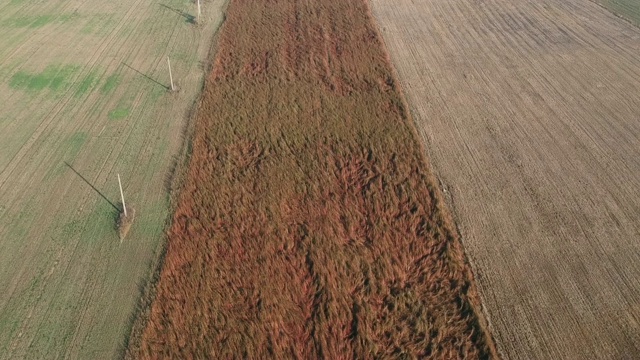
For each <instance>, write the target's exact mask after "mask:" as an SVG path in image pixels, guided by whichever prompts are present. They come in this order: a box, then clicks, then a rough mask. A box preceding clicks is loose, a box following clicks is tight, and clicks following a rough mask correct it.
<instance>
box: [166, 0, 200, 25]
mask: <svg viewBox="0 0 640 360" xmlns="http://www.w3.org/2000/svg"><path fill="white" fill-rule="evenodd" d="M159 5H160V6H162V7H163V8H166V9H169V10H171V11H173V12H174V13H176V14H178V15H180V16H182V17H183V18H185V21H186V22H187V23H189V24H195V23H196V17H195V16H193V15H191V14H188V13H186V12H184V11H181V10H178V9H174V8H172V7H170V6H167V5H165V4H159Z"/></svg>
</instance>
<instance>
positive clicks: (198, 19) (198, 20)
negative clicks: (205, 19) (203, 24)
mask: <svg viewBox="0 0 640 360" xmlns="http://www.w3.org/2000/svg"><path fill="white" fill-rule="evenodd" d="M196 21H197V22H200V0H198V18H197V19H196Z"/></svg>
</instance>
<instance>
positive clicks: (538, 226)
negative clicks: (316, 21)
mask: <svg viewBox="0 0 640 360" xmlns="http://www.w3.org/2000/svg"><path fill="white" fill-rule="evenodd" d="M371 2H372V7H373V13H374V15H375V17H376V19H377V21H378V24H379V27H380V28H381V29H382V34H383V37H384V40H385V42H386V45H387V46H388V48H389V49H390V53H391V57H392V60H393V63H394V65H395V67H396V68H397V70H398V72H399V75H400V79H401V83H402V86H403V88H404V89H405V91H406V94H407V96H408V100H409V103H410V109H411V111H412V113H413V115H414V116H415V119H416V122H417V124H418V126H419V128H420V134H421V136H422V140H423V141H424V143H425V144H426V147H427V151H428V154H429V156H430V158H431V159H432V161H433V164H434V167H435V172H436V173H437V174H438V176H439V178H440V180H441V183H442V186H443V188H444V189H445V190H446V193H447V194H448V200H449V203H450V204H452V206H453V208H454V211H455V218H456V221H457V223H458V225H459V229H460V232H461V234H462V239H463V243H464V246H465V250H466V253H467V255H468V257H469V259H470V261H471V263H472V267H473V269H474V272H475V273H476V278H477V280H478V286H479V289H480V293H481V296H482V299H483V304H484V306H485V308H486V310H487V313H488V315H489V319H490V323H491V329H492V333H493V335H494V336H495V339H496V342H497V345H498V349H499V350H500V352H501V353H502V355H504V357H505V358H509V359H531V358H537V359H594V358H599V359H630V358H637V357H639V356H640V191H638V189H640V121H638V120H639V119H640V110H639V109H640V29H638V28H636V27H634V26H632V25H631V24H630V23H628V22H626V21H624V20H622V19H619V18H618V17H616V16H614V15H613V14H611V13H609V12H607V10H606V9H605V8H602V7H600V6H598V5H596V4H594V3H592V2H589V1H579V0H568V1H556V0H541V1H518V2H514V1H505V0H484V1H467V0H452V1H428V0H414V1H408V0H400V1H393V2H390V1H383V0H372V1H371Z"/></svg>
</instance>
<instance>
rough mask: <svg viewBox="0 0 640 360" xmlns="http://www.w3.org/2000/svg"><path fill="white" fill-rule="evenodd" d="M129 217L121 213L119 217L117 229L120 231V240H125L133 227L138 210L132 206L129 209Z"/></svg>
mask: <svg viewBox="0 0 640 360" xmlns="http://www.w3.org/2000/svg"><path fill="white" fill-rule="evenodd" d="M127 210H128V211H127V215H126V216H125V215H124V212H120V214H119V215H118V221H117V223H116V228H117V229H118V235H119V236H120V240H124V238H126V237H127V234H128V233H129V230H131V225H133V221H134V220H135V218H136V209H135V208H133V207H132V206H130V207H127Z"/></svg>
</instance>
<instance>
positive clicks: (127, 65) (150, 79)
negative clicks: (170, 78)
mask: <svg viewBox="0 0 640 360" xmlns="http://www.w3.org/2000/svg"><path fill="white" fill-rule="evenodd" d="M122 65H124V66H126V67H128V68H129V69H131V70H133V71H135V72H137V73H138V74H140V75H142V76H143V77H145V78H146V79H147V80H149V81H151V82H153V83H156V84H158V85H160V86H162V87H163V88H165V89H167V90H171V87H169V86H167V85H164V84H162V83H160V82H158V81H157V80H155V79H153V78H151V77H149V76H148V75H147V74H144V73H142V72H140V71H138V70H137V69H134V68H132V67H131V66H129V64H127V63H125V62H122Z"/></svg>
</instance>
